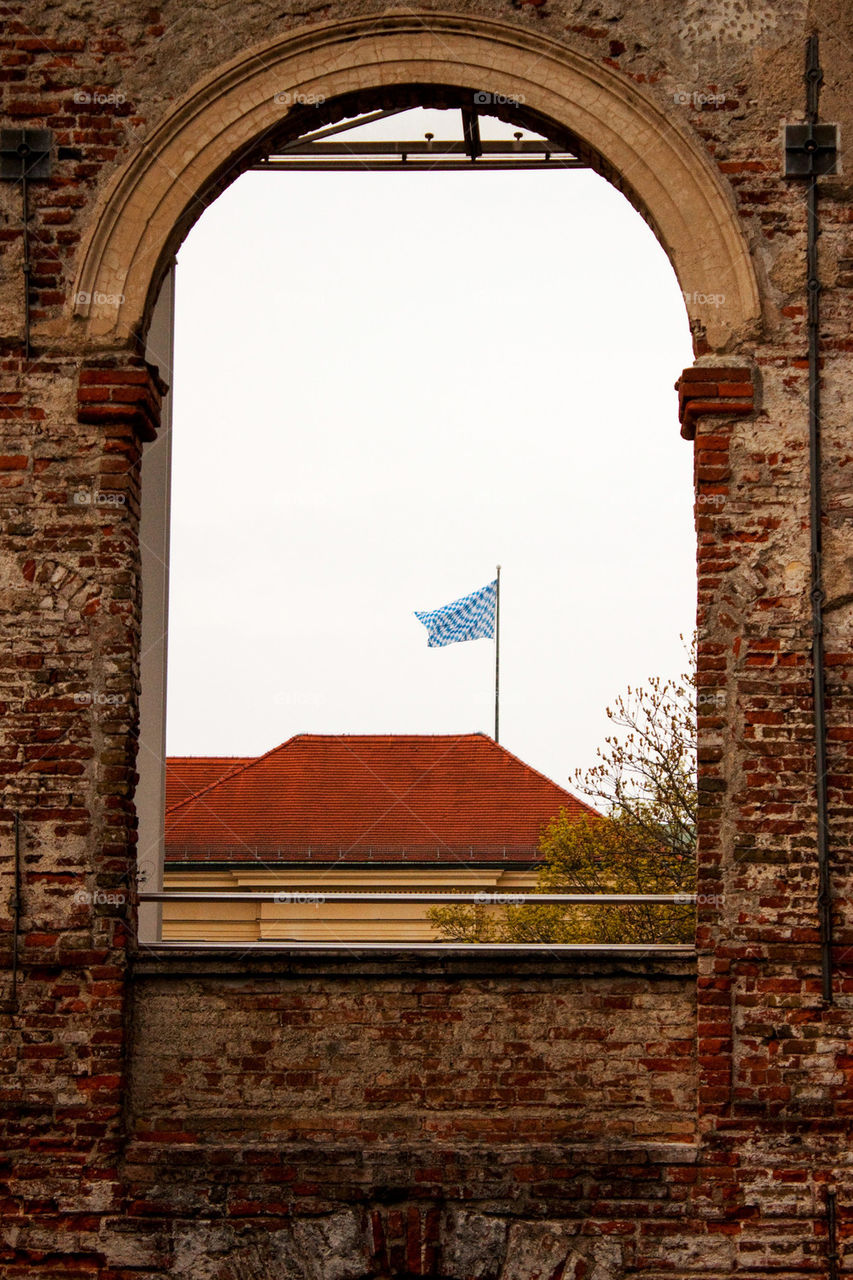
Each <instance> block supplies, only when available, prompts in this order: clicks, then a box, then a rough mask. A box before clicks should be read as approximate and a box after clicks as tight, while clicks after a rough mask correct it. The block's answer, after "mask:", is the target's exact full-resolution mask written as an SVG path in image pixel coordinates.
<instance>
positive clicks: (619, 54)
mask: <svg viewBox="0 0 853 1280" xmlns="http://www.w3.org/2000/svg"><path fill="white" fill-rule="evenodd" d="M811 31H817V32H819V33H820V37H821V61H822V64H823V68H824V86H823V92H822V98H821V114H822V118H823V119H824V120H827V121H834V122H837V123H839V124H840V126H841V137H842V142H843V145H845V146H846V145H847V140H848V139H849V138H850V137H851V136H853V119H851V92H850V79H849V63H850V49H851V48H853V15H851V11H850V6H849V4H848V3H847V2H846V0H812V2H811V3H807V0H701V2H700V0H688V2H686V3H679V4H666V5H662V4H661V3H660V0H447V2H446V3H444V4H442V6H441V13H439V10H438V7H437V6H435V5H432V4H425V5H423V6H421V9H420V10H418V11H416V12H413V11H412V9H411V7H410V6H404V5H398V4H396V3H393V2H392V3H390V4H388V5H387V6H386V4H385V3H383V2H381V0H335V2H334V3H332V2H331V0H330V3H327V4H323V5H315V4H312V3H310V0H284V3H279V4H276V5H273V4H270V3H267V2H266V0H254V3H251V4H246V3H245V2H244V3H237V0H216V2H215V3H214V2H213V0H211V2H210V3H205V4H203V5H201V6H193V5H187V4H185V3H182V2H179V0H168V2H167V3H163V4H159V5H158V4H154V5H151V4H148V3H146V4H144V5H143V4H140V3H138V0H122V3H121V4H119V3H117V0H103V2H102V3H99V4H98V5H97V6H92V5H90V4H88V3H84V2H83V0H80V2H77V0H69V2H68V3H65V4H61V5H57V4H54V3H48V0H27V3H26V4H23V3H22V2H21V0H12V2H11V3H9V4H7V5H5V6H4V29H3V35H2V41H3V43H2V49H0V92H2V102H3V116H4V124H6V125H10V126H13V127H18V128H48V129H50V130H52V131H53V135H54V147H53V175H52V177H51V179H50V181H49V182H45V183H38V182H34V183H33V184H32V185H31V189H30V217H29V224H28V227H29V234H30V259H31V266H32V270H31V273H30V278H29V291H28V296H29V302H30V321H31V339H32V350H31V354H30V357H29V358H27V357H26V353H25V351H24V346H23V341H24V325H25V320H24V317H25V309H24V283H23V274H22V271H21V266H22V262H23V236H22V221H21V214H22V208H21V189H20V186H19V184H16V183H5V182H4V183H2V184H0V250H2V253H3V270H2V272H0V367H2V372H3V375H4V382H3V390H2V394H0V427H1V428H2V440H0V522H1V523H0V530H1V531H2V538H3V554H2V561H0V608H1V609H2V611H3V616H4V631H3V635H4V645H3V648H2V653H0V709H1V710H2V714H3V738H2V743H0V769H2V773H3V800H2V807H0V834H2V840H0V876H2V884H0V952H1V953H2V960H3V963H4V965H6V967H7V972H6V974H4V983H3V989H2V992H0V1001H2V1003H0V1023H2V1031H3V1036H4V1041H5V1044H4V1055H3V1057H2V1059H0V1105H2V1107H3V1134H2V1141H0V1214H1V1215H2V1235H0V1273H2V1275H3V1276H4V1277H5V1276H9V1277H28V1278H29V1277H32V1278H33V1280H43V1278H46V1277H60V1276H61V1277H70V1276H75V1277H77V1276H87V1277H98V1280H129V1278H130V1277H141V1276H145V1277H161V1276H162V1277H167V1276H181V1277H184V1276H186V1277H189V1276H193V1277H202V1280H256V1277H258V1278H259V1277H260V1276H265V1275H270V1274H272V1275H275V1274H278V1275H282V1276H287V1277H289V1276H291V1275H292V1276H301V1275H311V1276H315V1275H316V1276H317V1277H320V1276H322V1277H325V1276H327V1275H328V1276H329V1277H332V1276H334V1277H343V1276H350V1275H351V1276H353V1277H357V1276H360V1275H361V1276H365V1277H366V1276H376V1277H380V1276H386V1277H387V1276H392V1275H393V1276H414V1275H429V1276H436V1277H439V1276H444V1277H446V1280H454V1277H455V1280H465V1277H467V1276H469V1275H470V1276H471V1277H473V1276H474V1275H483V1276H485V1274H486V1272H487V1271H488V1274H490V1275H491V1274H494V1275H495V1276H496V1277H497V1280H519V1277H520V1276H521V1275H522V1274H524V1275H529V1276H531V1278H532V1277H533V1276H535V1275H540V1274H542V1275H544V1271H543V1272H540V1271H539V1270H538V1268H540V1267H544V1266H546V1264H547V1265H550V1264H551V1262H552V1261H553V1269H552V1272H551V1275H552V1278H553V1280H559V1278H560V1277H565V1278H566V1280H611V1278H612V1280H615V1278H616V1277H617V1276H623V1275H624V1276H643V1277H646V1280H662V1278H663V1277H664V1276H667V1277H676V1278H677V1280H696V1278H697V1277H701V1278H702V1280H720V1278H721V1277H723V1276H729V1275H737V1276H743V1277H748V1278H749V1280H769V1278H770V1277H771V1276H773V1277H775V1278H776V1280H806V1277H814V1276H816V1275H825V1274H827V1267H828V1264H827V1252H828V1240H827V1234H826V1197H827V1192H828V1190H830V1189H835V1190H837V1193H838V1210H839V1222H840V1227H839V1248H840V1250H841V1254H842V1260H841V1272H842V1274H843V1273H844V1252H845V1249H846V1248H847V1247H848V1246H847V1245H846V1241H847V1239H848V1238H849V1234H850V1217H851V1214H850V1202H851V1194H853V1172H851V1163H850V1154H849V1151H850V1125H851V1112H853V1099H851V1075H853V1054H851V1051H850V1043H851V1009H853V964H851V961H853V918H851V908H850V899H851V895H850V888H851V871H850V857H849V852H850V839H851V831H853V783H851V758H852V755H851V753H853V729H851V723H853V690H852V689H851V663H853V659H851V638H852V637H853V546H851V518H853V514H852V513H853V503H851V498H850V494H851V492H853V484H852V483H851V469H853V452H851V448H850V429H849V413H848V410H847V404H848V402H849V399H850V396H851V391H853V388H851V376H850V368H849V366H850V352H851V339H850V327H851V326H850V321H851V302H850V289H851V285H853V232H851V220H850V200H849V197H850V184H849V178H848V176H847V174H848V172H849V169H850V163H849V159H848V161H847V163H846V164H842V167H841V169H840V171H839V174H838V175H837V176H830V177H826V178H823V179H821V181H820V192H821V194H820V224H821V236H820V244H819V259H820V274H821V282H822V286H823V288H822V292H821V299H820V305H821V325H820V357H821V387H822V405H823V454H822V485H823V540H824V548H825V565H824V588H825V592H826V597H827V601H826V610H825V644H826V677H827V687H828V699H827V715H828V744H827V745H828V760H829V770H828V780H829V792H830V804H831V841H832V853H833V876H832V880H833V894H834V911H835V942H836V946H835V953H834V992H835V1000H834V1003H833V1004H831V1005H829V1006H827V1005H825V1004H824V1002H823V1001H822V999H821V985H820V954H819V946H818V942H819V939H818V930H817V911H816V897H817V864H816V855H815V849H816V835H815V756H814V741H813V732H814V707H813V705H812V683H811V676H812V672H811V601H810V598H809V587H810V582H809V573H810V538H809V468H808V391H809V386H808V365H807V358H806V357H807V343H806V315H807V298H806V288H805V266H804V255H805V244H806V241H805V235H806V218H805V205H804V193H803V187H802V184H800V183H796V182H790V181H786V179H785V178H784V177H783V174H782V161H781V145H780V140H781V132H782V128H783V126H784V124H785V122H788V121H801V120H802V119H803V112H804V86H803V64H804V43H805V39H806V36H807V34H808V33H809V32H811ZM522 83H524V85H525V88H524V89H523V90H521V89H519V86H521V85H522ZM295 85H302V86H304V89H305V91H306V92H314V93H315V94H316V95H318V96H319V98H321V99H323V97H324V93H329V94H331V95H332V96H333V97H334V96H335V95H338V94H343V93H346V94H347V95H348V97H347V98H346V101H345V102H343V103H342V102H341V101H340V100H339V99H338V98H337V97H335V100H332V97H327V98H326V99H325V100H322V101H319V102H317V103H316V104H315V105H314V106H311V107H308V106H306V105H305V104H304V103H303V104H295V105H294V104H291V105H290V106H287V105H281V106H280V109H279V110H278V114H277V115H276V112H275V111H274V109H273V104H274V96H273V93H272V92H271V90H273V89H281V90H282V91H288V92H290V91H292V89H293V87H294V86H295ZM412 85H419V86H420V88H411V86H412ZM502 88H504V89H507V90H513V89H515V90H518V91H520V92H522V93H523V94H524V96H525V98H526V99H527V101H526V102H525V103H522V104H520V106H519V112H520V117H523V116H524V112H525V111H529V112H533V113H534V114H536V113H539V116H540V117H541V115H542V114H545V115H549V113H550V119H551V121H552V125H553V128H554V129H556V130H557V131H558V132H560V131H561V133H562V136H569V137H573V138H574V139H575V142H576V145H577V147H578V149H579V151H580V152H581V153H582V154H583V155H584V156H585V158H587V159H588V160H589V161H590V163H592V164H594V165H595V166H596V167H597V168H598V169H599V171H600V172H602V173H603V174H604V175H605V176H606V177H608V178H609V179H610V180H611V181H613V182H615V183H616V184H617V185H618V186H619V187H620V189H622V190H623V191H625V193H626V195H628V196H629V198H631V199H632V200H633V201H634V203H635V204H636V205H637V207H638V208H639V209H640V210H641V212H642V213H643V215H644V216H645V217H647V218H648V220H649V222H650V223H651V225H652V226H653V227H654V228H655V229H656V231H657V232H658V234H659V235H660V236H661V238H662V240H663V241H664V244H665V247H666V248H667V250H668V252H669V253H670V257H671V260H672V261H673V265H674V268H675V270H676V272H677V274H678V277H679V280H680V282H681V284H682V287H683V289H684V292H685V303H686V306H687V310H688V313H689V315H690V319H691V326H692V331H693V335H694V342H695V351H696V356H697V365H696V367H695V368H694V369H693V370H691V371H689V373H688V374H687V375H686V376H685V377H684V378H683V379H682V380H681V404H680V408H681V412H682V419H683V425H684V426H685V427H686V434H688V435H693V436H694V437H695V438H694V443H693V448H694V450H695V459H696V469H695V479H696V531H697V563H698V575H699V584H698V622H699V679H700V683H701V695H700V716H699V741H700V747H699V753H700V770H701V777H700V785H701V795H702V805H701V819H700V830H699V853H700V884H699V892H700V902H699V924H698V931H697V951H698V979H697V980H696V985H695V989H694V992H693V994H694V995H695V1001H696V1003H695V1010H694V1009H693V1004H692V998H691V996H690V991H689V987H690V985H691V981H692V980H691V978H690V977H689V974H687V973H685V971H684V970H680V969H678V968H677V967H676V968H675V969H669V970H667V967H666V966H664V967H663V969H661V967H660V964H657V965H656V964H655V962H652V961H648V962H647V963H646V964H645V965H643V963H640V966H639V968H636V967H633V968H632V967H631V966H629V967H628V969H625V970H620V969H619V968H618V965H617V967H616V968H614V966H613V964H611V963H609V962H607V963H605V962H601V963H600V964H598V965H596V963H594V962H593V961H589V962H587V961H584V962H583V963H579V964H578V965H577V966H575V967H574V968H572V967H571V966H568V967H560V965H556V966H548V968H547V972H544V973H542V972H540V973H532V972H530V971H529V970H523V971H521V972H518V973H512V972H507V971H506V970H502V971H501V970H500V966H498V968H497V969H494V968H493V969H492V970H489V969H488V966H485V962H481V967H479V968H478V967H477V966H476V965H474V966H469V967H468V968H466V967H465V965H464V964H460V966H459V967H458V968H457V969H455V970H453V966H452V965H451V966H450V967H449V968H448V967H442V965H438V966H437V967H433V968H430V966H429V965H420V966H419V965H418V964H415V963H413V962H412V963H409V962H405V963H404V962H399V963H397V964H396V965H391V966H390V967H389V966H388V964H382V963H379V962H375V963H373V965H371V964H370V963H368V962H367V961H365V960H360V961H359V962H358V964H357V965H356V971H355V972H353V973H350V974H346V973H344V972H343V970H342V968H341V967H340V965H337V966H336V964H334V963H332V962H331V961H325V962H323V963H320V962H317V963H316V964H313V966H312V964H310V963H308V962H307V961H306V962H305V963H304V964H302V965H301V966H300V965H299V964H297V965H295V966H294V965H292V964H291V961H290V960H289V959H288V958H287V957H284V958H282V959H280V960H279V961H278V962H269V964H268V965H267V967H265V964H266V962H265V963H264V964H262V963H254V962H253V963H252V964H250V965H248V967H246V968H244V969H242V970H239V971H237V970H236V969H234V968H232V969H230V970H229V969H228V966H227V965H226V964H225V963H224V961H217V960H215V959H214V960H208V961H206V962H205V963H200V962H197V961H196V960H195V959H194V958H193V957H180V956H177V955H170V956H168V957H160V958H156V957H155V958H154V960H144V959H142V958H139V959H138V960H134V956H133V951H132V944H133V937H134V926H135V917H134V907H133V900H132V898H133V895H132V887H133V877H134V866H135V842H136V814H135V811H134V803H133V797H134V787H135V781H136V743H137V733H138V723H139V720H138V709H139V698H140V687H139V628H140V617H141V607H142V602H141V586H140V560H139V536H138V530H139V515H140V503H141V502H144V501H145V494H144V493H142V492H141V487H140V477H139V468H140V445H141V440H142V439H144V438H145V437H147V436H149V435H150V434H151V432H152V431H153V430H155V429H156V420H157V412H158V406H159V401H160V396H161V394H162V385H161V384H159V382H158V380H157V378H156V376H155V375H154V374H153V372H152V371H150V370H147V369H146V368H145V366H144V365H143V364H142V363H141V355H142V352H141V345H140V344H141V340H142V339H143V338H144V330H145V325H146V323H147V316H148V315H149V314H150V309H151V306H152V305H153V301H154V297H155V295H156V290H157V287H158V283H159V280H160V279H161V277H162V273H163V271H164V269H165V267H166V264H167V262H168V259H169V255H170V253H172V252H173V251H174V248H175V247H176V245H177V244H178V243H179V241H180V239H181V236H182V235H183V234H185V232H186V229H187V228H188V227H189V226H190V225H191V224H192V222H193V221H194V220H195V218H196V217H197V216H198V215H199V213H200V212H201V210H202V208H203V207H204V206H205V204H206V203H207V202H209V201H210V200H211V199H213V198H215V196H216V194H217V193H218V191H220V190H221V189H222V188H223V187H224V186H225V185H227V183H228V182H229V181H231V180H232V179H233V177H235V176H236V175H237V173H238V172H239V171H240V169H241V167H242V166H244V165H245V164H246V163H248V162H249V160H250V158H251V156H252V155H253V149H254V150H256V149H257V147H258V146H260V134H261V133H262V132H263V131H264V130H267V129H272V128H275V129H280V130H281V132H282V134H285V133H290V134H292V133H293V132H294V131H296V130H297V129H298V128H305V127H308V126H310V125H311V124H312V123H321V122H323V121H325V120H330V119H336V118H340V116H341V114H342V112H343V111H344V110H345V109H349V108H351V107H352V106H355V105H362V106H363V105H366V104H373V105H376V104H379V105H382V103H383V102H390V101H391V100H392V99H393V101H394V102H398V101H399V99H400V95H401V94H403V95H406V94H409V95H410V96H411V100H412V101H419V100H422V98H423V97H424V95H427V94H429V95H431V100H433V101H434V100H435V99H436V96H437V95H441V94H445V95H447V94H452V93H458V92H460V91H464V92H466V93H468V92H470V91H471V89H475V90H486V91H495V92H497V91H500V90H501V89H502ZM173 162H174V163H173ZM176 166H177V167H176ZM555 252H556V250H555ZM105 282H106V283H107V284H108V286H109V287H107V288H105V287H104V285H105ZM90 285H91V288H90V287H89V286H90ZM618 360H619V353H618V352H614V376H618V368H619V365H618ZM724 371H732V373H733V374H736V375H737V377H736V379H735V380H733V381H726V379H725V377H724ZM680 373H681V371H680V370H677V369H674V370H673V380H675V379H676V378H677V377H678V376H679V375H680ZM706 374H707V377H706ZM727 376H728V375H727V374H726V377H727ZM700 387H701V388H703V390H702V391H701V392H700V391H699V390H698V388H700ZM678 411H679V405H678V404H677V403H676V398H675V396H674V397H673V430H677V429H678ZM685 447H688V446H685ZM15 814H18V815H19V818H20V836H21V864H22V913H21V918H20V921H19V940H18V948H17V954H18V960H19V968H18V973H17V987H16V990H15V992H14V993H13V991H12V985H11V977H10V975H9V973H8V968H10V967H11V959H12V953H13V930H14V919H13V884H14V874H13V853H12V851H13V849H14V831H13V823H14V816H15ZM324 964H325V967H324ZM270 966H271V967H270ZM451 970H453V971H452V972H451ZM610 1000H616V1001H624V1002H625V1003H624V1004H623V1005H622V1006H620V1007H613V1016H612V1019H610V1020H608V1019H607V1018H606V1016H603V1015H602V1010H604V1009H606V1008H607V1007H608V1006H607V1001H610ZM300 1002H301V1003H300ZM389 1002H390V1003H389ZM391 1009H393V1010H394V1012H393V1014H392V1013H391ZM324 1010H325V1012H323V1011H324ZM688 1023H689V1024H690V1027H691V1029H689V1030H688V1029H687V1027H688ZM182 1024H184V1025H182ZM226 1032H227V1034H226ZM561 1032H564V1033H565V1034H561ZM593 1032H594V1033H595V1034H594V1035H593V1034H591V1033H593ZM584 1036H586V1037H587V1038H586V1039H584ZM333 1040H334V1041H335V1043H336V1044H337V1045H338V1049H337V1050H336V1051H335V1052H334V1054H333V1052H332V1048H331V1044H332V1041H333ZM478 1055H479V1056H478ZM433 1081H435V1082H436V1083H435V1087H436V1088H437V1089H438V1091H439V1092H440V1093H441V1094H442V1097H441V1099H440V1102H438V1103H437V1104H435V1105H434V1104H433V1103H432V1102H431V1099H432V1098H436V1099H437V1096H438V1095H437V1094H431V1092H430V1091H431V1089H432V1088H433ZM620 1089H621V1092H620ZM478 1091H479V1092H478ZM502 1091H503V1092H502ZM265 1115H266V1116H267V1117H268V1118H269V1120H270V1122H271V1123H269V1124H267V1126H266V1127H265V1126H264V1116H265ZM146 1123H148V1126H149V1127H148V1128H146V1127H145V1125H146ZM460 1224H467V1226H464V1227H463V1226H460ZM564 1244H565V1248H566V1252H565V1255H564V1256H563V1257H561V1256H560V1255H561V1254H562V1250H563V1246H564Z"/></svg>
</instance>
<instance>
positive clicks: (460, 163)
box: [250, 156, 588, 173]
mask: <svg viewBox="0 0 853 1280" xmlns="http://www.w3.org/2000/svg"><path fill="white" fill-rule="evenodd" d="M587 167H588V166H587V165H585V164H582V163H581V162H580V161H579V160H559V159H558V160H476V161H471V160H468V159H466V158H465V157H464V156H460V157H459V159H458V160H430V159H429V157H428V156H424V157H421V158H419V159H416V160H412V159H411V158H410V159H408V160H404V159H403V157H402V156H401V157H400V159H399V160H309V159H299V160H282V161H275V162H273V163H270V164H256V165H250V168H252V169H254V171H255V172H258V173H291V172H292V173H415V172H418V171H423V172H424V173H477V172H480V171H481V170H482V171H484V170H487V169H489V170H498V169H500V170H506V169H550V170H552V171H555V170H557V169H586V168H587Z"/></svg>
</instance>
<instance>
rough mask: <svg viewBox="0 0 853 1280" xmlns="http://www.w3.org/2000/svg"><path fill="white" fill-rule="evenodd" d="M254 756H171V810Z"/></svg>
mask: <svg viewBox="0 0 853 1280" xmlns="http://www.w3.org/2000/svg"><path fill="white" fill-rule="evenodd" d="M254 759H255V757H254V756H169V758H168V759H167V760H166V810H167V812H168V810H169V809H174V807H175V805H176V804H180V803H181V801H182V800H186V799H187V798H188V797H189V796H194V795H195V794H196V793H197V792H199V791H204V790H205V788H206V787H209V786H210V784H211V783H212V782H218V781H219V779H220V778H224V777H225V774H226V773H233V772H234V770H235V769H236V768H239V767H240V766H241V765H244V764H251V762H252V761H253V760H254Z"/></svg>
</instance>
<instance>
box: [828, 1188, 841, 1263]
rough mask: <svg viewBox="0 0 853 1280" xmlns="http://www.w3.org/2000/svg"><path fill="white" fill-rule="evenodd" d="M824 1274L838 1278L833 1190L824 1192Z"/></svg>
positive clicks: (836, 1228) (836, 1231)
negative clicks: (825, 1265)
mask: <svg viewBox="0 0 853 1280" xmlns="http://www.w3.org/2000/svg"><path fill="white" fill-rule="evenodd" d="M826 1262H827V1267H826V1274H827V1278H828V1280H838V1274H839V1273H838V1227H837V1224H836V1218H835V1192H834V1191H827V1193H826Z"/></svg>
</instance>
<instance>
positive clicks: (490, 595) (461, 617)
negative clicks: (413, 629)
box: [415, 578, 498, 649]
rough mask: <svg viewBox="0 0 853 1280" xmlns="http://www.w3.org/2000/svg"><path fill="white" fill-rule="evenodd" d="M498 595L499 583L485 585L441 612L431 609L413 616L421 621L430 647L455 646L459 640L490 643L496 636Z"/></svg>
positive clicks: (496, 581) (445, 606)
mask: <svg viewBox="0 0 853 1280" xmlns="http://www.w3.org/2000/svg"><path fill="white" fill-rule="evenodd" d="M497 593H498V580H497V578H495V580H494V582H490V583H489V584H488V586H485V587H480V589H479V591H472V592H471V594H470V595H468V596H463V597H462V599H461V600H454V601H453V603H452V604H446V605H444V607H443V608H441V609H433V610H432V612H431V613H418V611H417V610H415V617H416V618H417V619H418V621H419V622H422V623H423V624H424V626H425V627H426V629H427V633H428V635H429V647H430V648H431V649H434V648H436V647H437V646H438V645H443V644H457V643H458V642H459V641H460V640H480V639H481V638H485V639H487V640H491V639H493V638H494V634H495V608H496V601H497Z"/></svg>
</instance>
